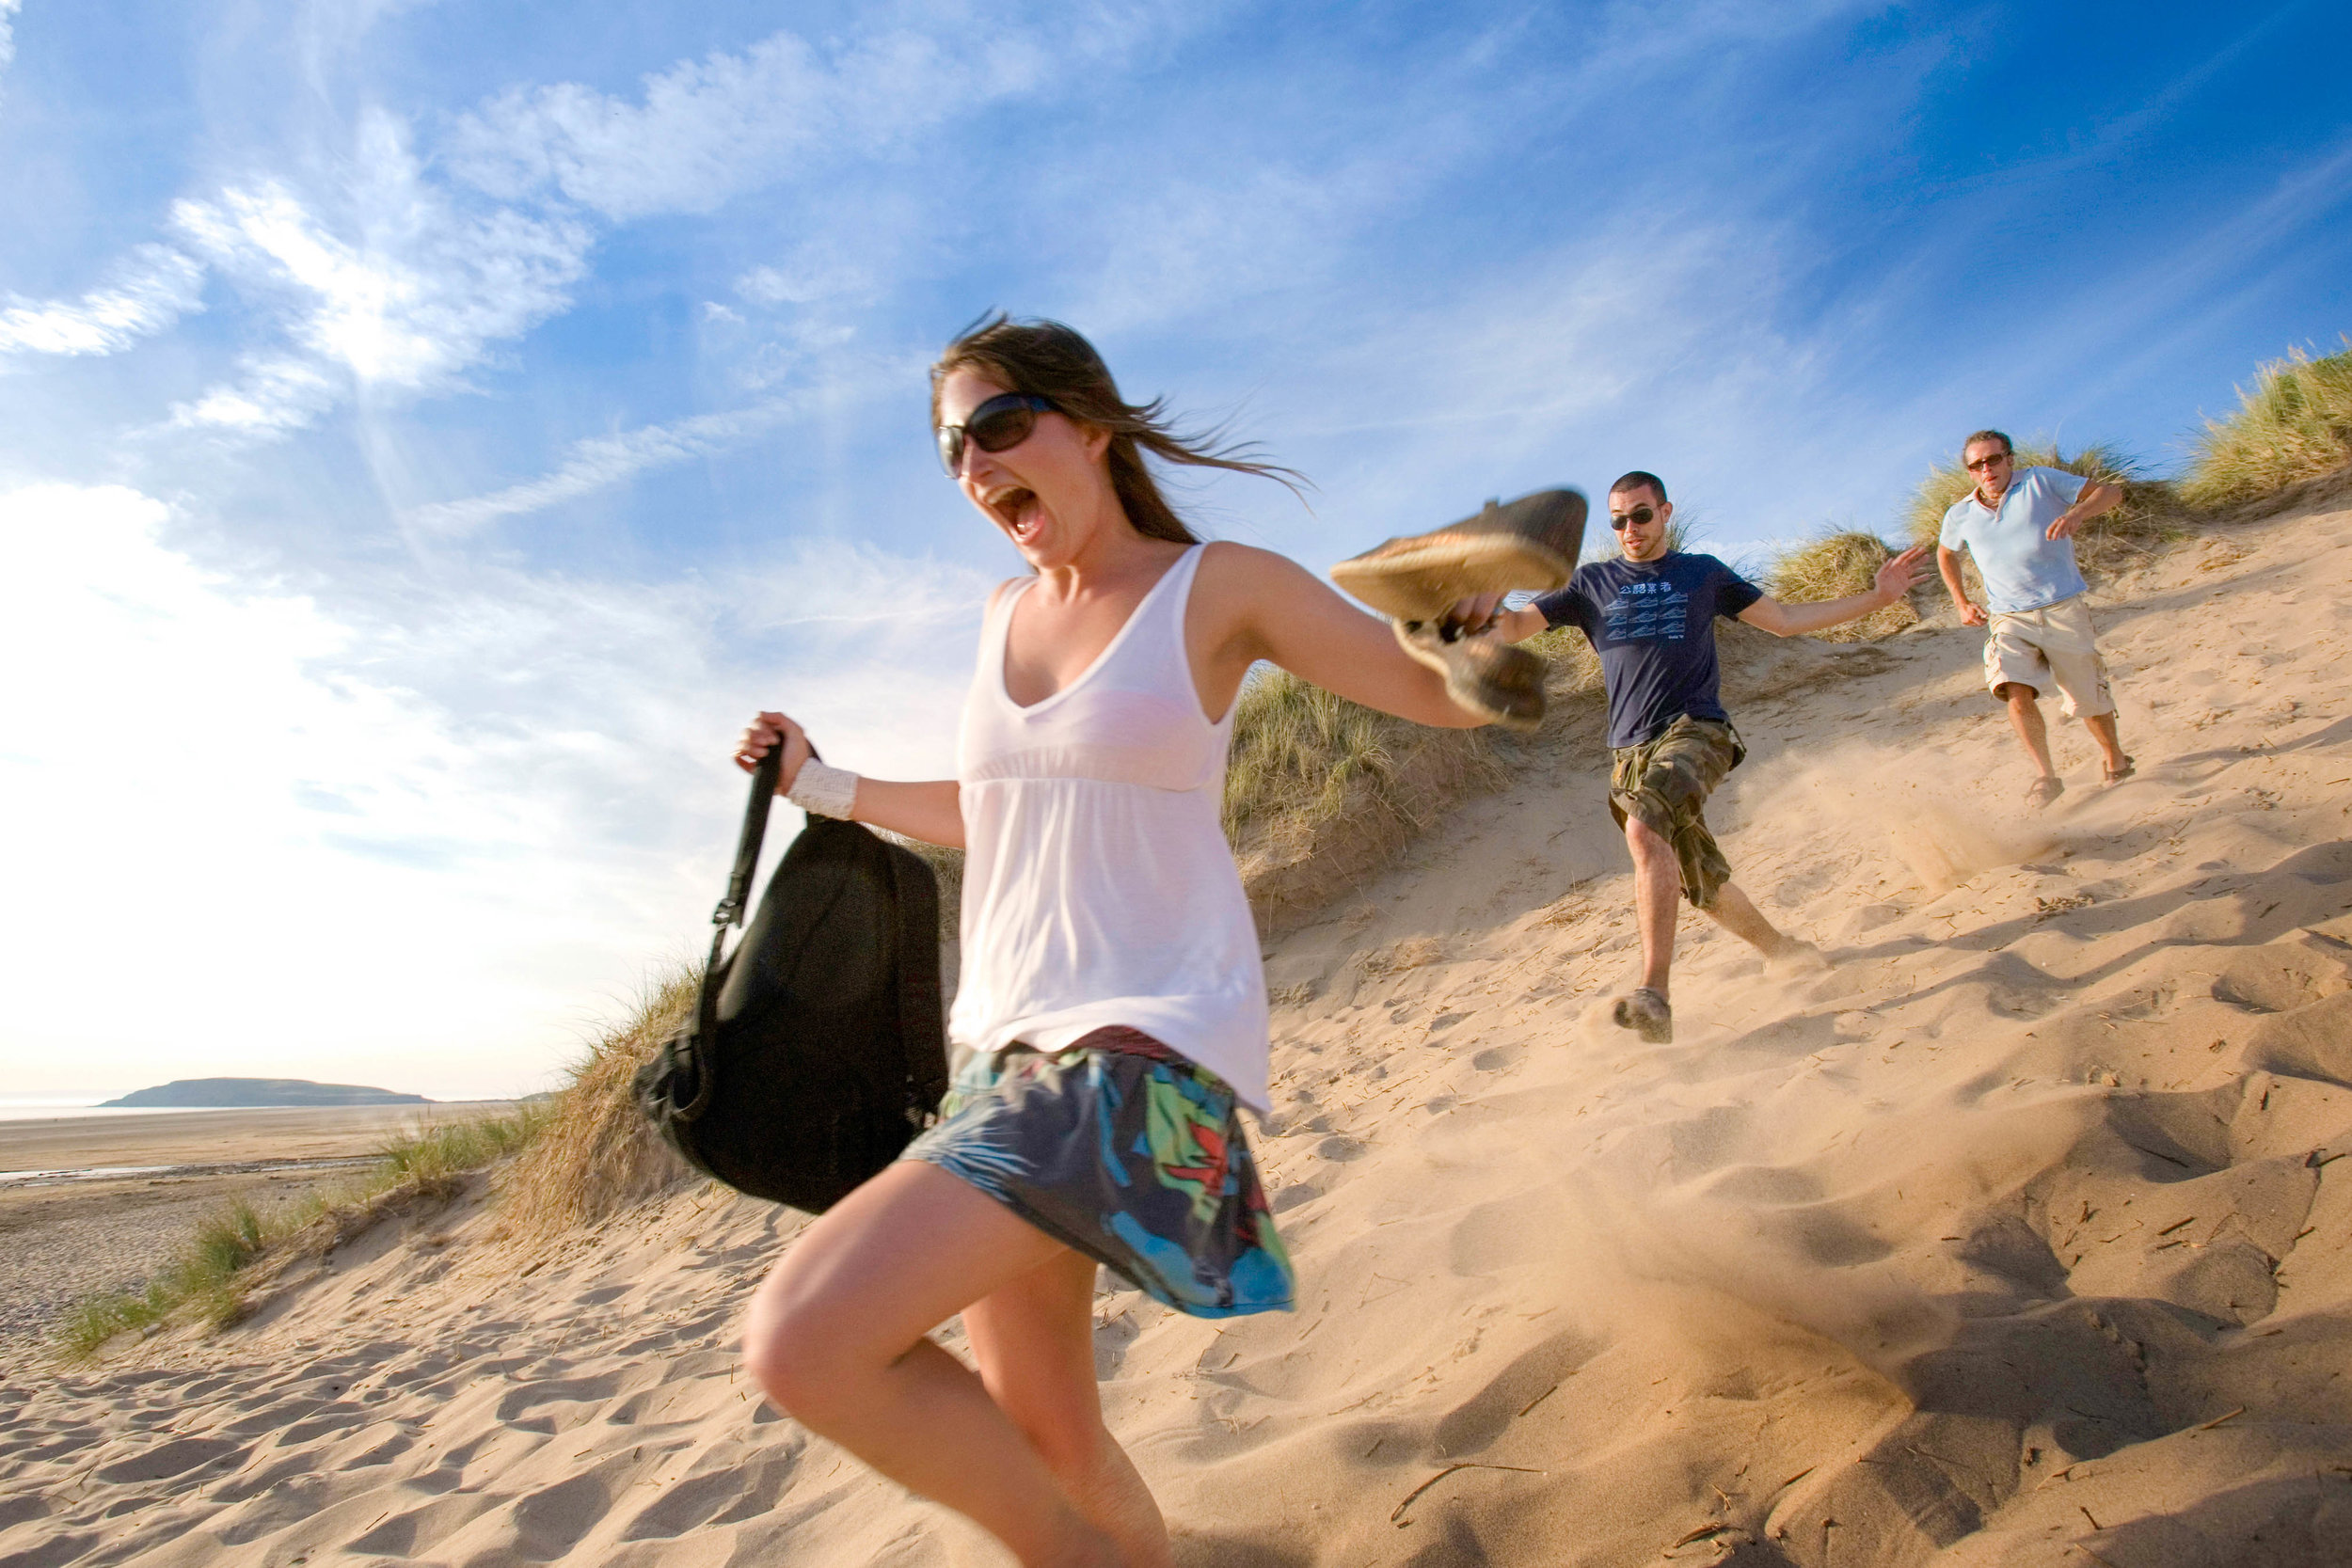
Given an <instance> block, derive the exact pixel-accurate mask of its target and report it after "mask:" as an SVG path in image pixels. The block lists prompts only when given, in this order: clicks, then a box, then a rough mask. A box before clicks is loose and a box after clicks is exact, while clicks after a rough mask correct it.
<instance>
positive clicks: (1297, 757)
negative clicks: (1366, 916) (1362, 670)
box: [1223, 665, 1502, 852]
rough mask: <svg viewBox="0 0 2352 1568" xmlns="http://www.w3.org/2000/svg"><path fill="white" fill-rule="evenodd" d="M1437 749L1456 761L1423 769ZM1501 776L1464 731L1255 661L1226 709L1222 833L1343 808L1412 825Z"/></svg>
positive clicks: (1269, 832)
mask: <svg viewBox="0 0 2352 1568" xmlns="http://www.w3.org/2000/svg"><path fill="white" fill-rule="evenodd" d="M1437 752H1444V753H1446V754H1448V755H1449V756H1451V755H1453V754H1455V753H1458V754H1459V756H1460V759H1461V761H1460V765H1459V766H1458V767H1456V768H1436V769H1434V770H1433V769H1432V768H1429V767H1428V766H1427V765H1428V763H1429V762H1430V760H1431V759H1432V757H1433V755H1434V754H1435V753H1437ZM1417 765H1418V766H1417ZM1501 776H1502V769H1501V767H1500V765H1499V764H1497V763H1496V762H1495V761H1494V760H1493V759H1492V758H1491V757H1490V756H1489V755H1488V754H1487V753H1486V748H1485V746H1484V745H1483V743H1482V742H1480V741H1479V740H1478V738H1477V737H1476V736H1474V735H1472V734H1470V732H1467V731H1460V730H1436V729H1430V728H1427V727H1426V726H1423V725H1420V724H1415V723H1413V722H1411V721H1408V720H1404V719H1397V718H1392V717H1391V716H1390V715H1388V714H1385V713H1380V712H1377V711H1375V709H1372V708H1368V707H1364V706H1362V705H1359V704H1356V703H1351V702H1349V701H1348V700H1347V699H1346V698H1344V697H1335V696H1333V695H1332V694H1331V693H1330V692H1328V691H1326V690H1324V689H1322V688H1321V687H1319V686H1312V685H1310V684H1309V683H1307V682H1306V681H1303V680H1300V679H1299V678H1298V677H1297V676H1295V675H1294V674H1292V673H1290V672H1288V671H1286V670H1280V669H1277V668H1275V667H1273V666H1271V665H1264V666H1261V667H1260V668H1259V669H1257V670H1256V671H1254V672H1252V673H1251V674H1250V677H1249V680H1248V683H1247V684H1246V685H1244V686H1243V688H1242V691H1241V696H1240V698H1239V700H1238V705H1237V709H1236V711H1235V713H1234V715H1233V747H1232V764H1231V766H1230V767H1229V768H1227V769H1226V773H1225V797H1224V803H1223V818H1224V825H1225V836H1226V838H1227V840H1228V841H1229V842H1230V843H1232V846H1233V847H1234V849H1235V851H1236V852H1240V851H1242V850H1243V849H1244V848H1245V847H1246V846H1249V845H1252V844H1254V843H1256V842H1259V841H1262V840H1263V839H1266V838H1268V837H1278V838H1279V837H1281V836H1284V835H1285V834H1289V833H1295V832H1303V831H1310V830H1312V829H1313V828H1315V827H1317V826H1320V825H1322V824H1325V823H1328V822H1331V821H1332V820H1334V819H1335V818H1337V817H1339V816H1341V815H1342V814H1343V813H1346V814H1349V815H1350V816H1354V815H1356V814H1359V813H1361V814H1363V816H1364V817H1365V818H1366V819H1367V824H1368V825H1370V824H1372V823H1379V824H1383V825H1385V826H1386V827H1391V828H1392V827H1395V826H1399V825H1406V826H1410V827H1412V828H1419V827H1421V826H1422V825H1424V824H1425V823H1426V821H1427V819H1428V814H1429V812H1430V811H1431V810H1432V809H1433V808H1434V807H1436V806H1437V805H1438V804H1439V803H1441V800H1440V797H1450V796H1451V795H1452V794H1453V793H1454V791H1455V790H1456V789H1458V788H1461V787H1465V786H1470V785H1474V784H1491V783H1493V782H1496V781H1497V780H1499V779H1500V778H1501Z"/></svg>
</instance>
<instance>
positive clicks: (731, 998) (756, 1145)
mask: <svg viewBox="0 0 2352 1568" xmlns="http://www.w3.org/2000/svg"><path fill="white" fill-rule="evenodd" d="M783 750H784V749H783V747H781V746H778V747H776V748H775V749H774V750H772V751H771V752H769V753H768V754H767V755H766V756H765V757H763V758H761V759H760V763H759V767H758V768H757V769H756V770H755V773H754V775H753V779H752V799H751V805H750V808H749V809H748V810H747V811H746V812H745V813H744V816H743V833H742V837H741V839H740V840H739V842H738V844H737V845H736V851H735V872H734V875H733V876H732V877H730V878H729V879H728V880H727V895H726V897H724V898H723V899H722V900H721V901H720V903H719V908H718V910H717V911H715V912H714V913H713V914H712V915H711V917H710V918H711V923H712V925H713V926H715V927H717V929H716V930H714V931H713V932H712V933H711V939H710V958H709V960H708V962H707V963H706V964H705V966H704V969H703V977H702V986H701V989H700V990H699V992H698V993H697V995H696V997H695V1000H694V1012H693V1015H692V1017H691V1020H690V1021H689V1022H688V1023H687V1025H686V1027H684V1028H683V1029H681V1030H679V1031H678V1033H677V1034H675V1035H674V1036H673V1037H671V1038H670V1039H669V1041H668V1042H667V1043H665V1044H664V1045H663V1046H662V1047H661V1050H660V1053H659V1054H658V1055H656V1056H655V1057H654V1059H653V1060H652V1061H649V1062H647V1063H646V1064H645V1065H644V1067H643V1068H641V1069H638V1072H637V1079H636V1090H637V1103H638V1106H639V1108H640V1109H642V1110H643V1111H644V1114H645V1116H646V1117H647V1119H649V1120H650V1121H652V1123H653V1124H654V1127H655V1128H656V1129H657V1130H658V1131H659V1132H660V1134H661V1137H662V1139H663V1141H664V1142H666V1143H667V1144H669V1146H670V1147H671V1148H675V1150H677V1152H678V1154H679V1156H680V1157H681V1158H682V1159H684V1160H685V1161H686V1163H687V1164H690V1165H692V1166H693V1167H694V1168H695V1169H696V1170H699V1171H702V1172H703V1173H705V1174H706V1175H708V1176H713V1177H716V1178H717V1179H718V1180H721V1181H723V1182H725V1183H726V1184H727V1185H728V1186H730V1187H733V1188H734V1189H735V1190H736V1191H738V1192H740V1193H749V1194H750V1195H752V1196H754V1197H764V1198H769V1199H771V1200H773V1201H774V1202H777V1203H788V1204H790V1205H791V1206H792V1207H793V1208H795V1209H805V1210H807V1211H808V1212H811V1213H822V1212H824V1211H825V1210H827V1209H829V1208H831V1207H832V1206H833V1205H834V1204H835V1203H837V1202H839V1201H840V1200H841V1199H842V1198H843V1197H844V1196H847V1195H848V1194H849V1192H850V1189H851V1188H853V1187H855V1186H857V1185H858V1183H860V1182H861V1181H864V1180H866V1179H867V1178H868V1177H870V1176H873V1175H874V1174H875V1173H876V1172H878V1171H880V1170H881V1169H882V1167H883V1166H884V1165H887V1164H890V1162H891V1161H893V1160H895V1159H897V1158H898V1154H899V1152H900V1151H901V1150H902V1149H904V1148H906V1146H907V1144H908V1142H909V1141H910V1140H912V1139H913V1137H914V1134H915V1132H918V1131H919V1130H920V1129H921V1128H922V1127H923V1126H924V1124H925V1123H926V1122H927V1121H928V1120H929V1118H930V1116H931V1114H932V1112H933V1111H934V1110H935V1109H936V1108H937V1107H938V1104H939V1100H940V1096H941V1095H943V1094H944V1093H946V1087H947V1046H946V1029H945V1027H944V1025H943V1022H942V1018H941V1007H940V989H939V883H938V881H937V879H935V878H934V877H933V876H932V875H931V868H930V865H928V864H926V863H924V860H923V858H922V857H921V856H920V855H917V854H915V853H914V851H912V850H910V849H908V848H906V847H903V846H901V845H897V844H892V843H890V842H888V841H887V840H885V839H883V838H882V837H880V836H878V835H877V834H876V833H874V832H873V831H872V830H870V829H867V828H865V827H862V826H860V825H859V824H857V823H855V822H840V821H834V820H833V819H831V818H829V817H822V816H811V817H810V818H809V819H808V826H807V827H805V828H803V830H802V831H801V836H800V837H799V838H797V839H794V840H793V841H792V846H791V847H790V848H788V849H787V850H786V851H785V853H784V860H783V863H781V864H779V865H778V866H777V867H776V871H775V875H774V876H773V877H771V878H770V879H769V881H768V891H767V893H766V894H765V895H762V896H761V898H760V900H759V912H758V913H757V914H755V915H754V916H753V917H752V923H751V926H750V927H749V928H748V929H747V930H746V931H745V932H744V933H743V938H742V940H741V941H740V942H737V943H736V946H735V951H734V952H733V953H732V954H725V952H724V950H725V945H726V930H727V927H729V926H740V925H742V924H743V906H744V900H745V897H746V895H748V894H749V893H750V891H751V883H752V873H753V870H754V868H755V866H756V865H757V864H758V862H759V845H760V840H761V838H762V837H763V836H764V835H765V833H766V832H767V827H768V808H769V805H770V803H771V801H772V800H774V799H775V787H776V776H777V771H778V768H780V767H781V765H782V764H781V757H782V752H783Z"/></svg>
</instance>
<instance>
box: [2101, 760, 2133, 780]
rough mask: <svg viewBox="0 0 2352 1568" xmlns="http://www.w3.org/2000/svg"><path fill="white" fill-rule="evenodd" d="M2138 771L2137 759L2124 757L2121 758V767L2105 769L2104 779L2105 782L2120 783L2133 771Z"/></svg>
mask: <svg viewBox="0 0 2352 1568" xmlns="http://www.w3.org/2000/svg"><path fill="white" fill-rule="evenodd" d="M2138 771H2139V764H2138V763H2137V761H2135V760H2134V759H2132V758H2130V757H2125V758H2124V759H2123V766H2122V767H2121V768H2108V769H2106V779H2107V783H2109V784H2122V782H2123V781H2124V780H2125V779H2128V778H2130V777H2131V776H2132V775H2133V774H2135V773H2137V772H2138Z"/></svg>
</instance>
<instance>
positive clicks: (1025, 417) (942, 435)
mask: <svg viewBox="0 0 2352 1568" xmlns="http://www.w3.org/2000/svg"><path fill="white" fill-rule="evenodd" d="M1057 412H1059V410H1057V408H1055V406H1054V400H1053V399H1051V398H1041V397H1039V396H1038V395H1037V394H1036V393H1035V392H1003V393H999V394H998V395H997V396H995V397H993V398H990V399H989V400H988V401H987V402H986V403H983V404H980V405H979V406H978V407H977V408H975V409H974V410H972V412H971V413H969V414H966V415H965V416H964V417H963V422H962V423H961V424H944V425H941V426H940V427H939V465H940V467H943V468H946V470H947V477H948V478H949V479H953V478H955V477H956V475H957V473H958V472H959V471H960V470H961V468H962V467H963V443H964V442H965V441H967V440H968V441H970V442H971V443H972V444H973V445H974V446H976V447H977V448H979V449H980V450H981V451H1010V450H1011V449H1012V448H1014V447H1017V446H1019V445H1020V444H1021V443H1022V442H1024V441H1025V440H1027V439H1028V438H1029V433H1030V432H1031V431H1033V430H1035V429H1036V428H1037V417H1038V416H1039V415H1040V414H1052V413H1057Z"/></svg>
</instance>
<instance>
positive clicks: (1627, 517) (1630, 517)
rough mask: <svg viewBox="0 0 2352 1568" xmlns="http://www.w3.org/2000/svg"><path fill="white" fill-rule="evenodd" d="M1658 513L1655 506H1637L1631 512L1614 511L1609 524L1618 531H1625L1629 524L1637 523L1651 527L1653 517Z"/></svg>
mask: <svg viewBox="0 0 2352 1568" xmlns="http://www.w3.org/2000/svg"><path fill="white" fill-rule="evenodd" d="M1657 515H1658V509H1657V508H1656V507H1654V506H1637V507H1635V508H1634V509H1633V510H1632V511H1630V512H1612V513H1611V514H1609V526H1610V527H1611V528H1612V529H1613V530H1614V531H1617V532H1619V533H1623V532H1624V531H1626V525H1627V524H1629V523H1631V524H1637V525H1639V526H1640V527H1643V528H1647V527H1649V525H1650V523H1651V521H1652V519H1654V518H1655V517H1657Z"/></svg>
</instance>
